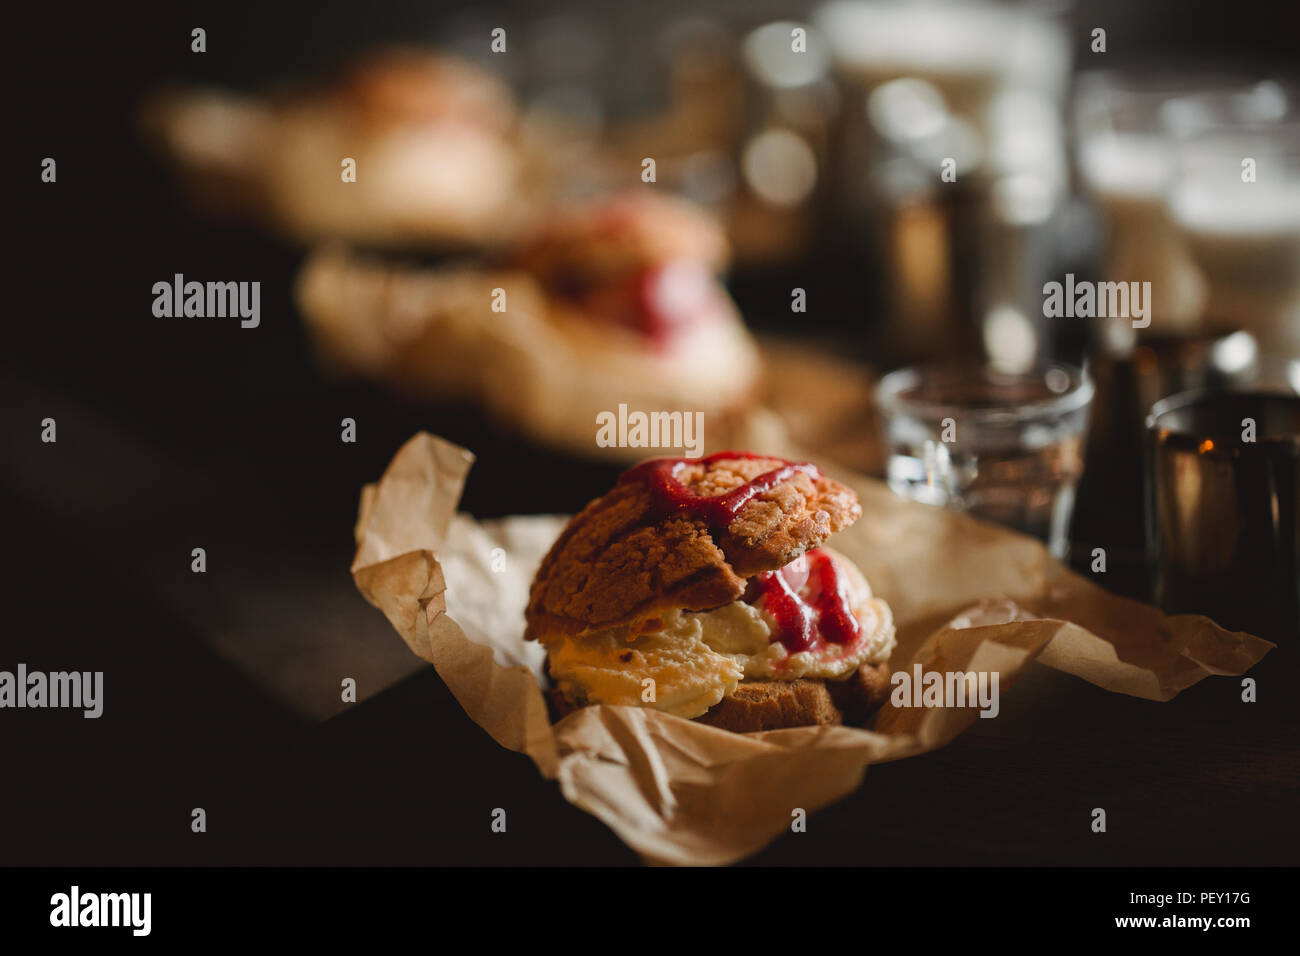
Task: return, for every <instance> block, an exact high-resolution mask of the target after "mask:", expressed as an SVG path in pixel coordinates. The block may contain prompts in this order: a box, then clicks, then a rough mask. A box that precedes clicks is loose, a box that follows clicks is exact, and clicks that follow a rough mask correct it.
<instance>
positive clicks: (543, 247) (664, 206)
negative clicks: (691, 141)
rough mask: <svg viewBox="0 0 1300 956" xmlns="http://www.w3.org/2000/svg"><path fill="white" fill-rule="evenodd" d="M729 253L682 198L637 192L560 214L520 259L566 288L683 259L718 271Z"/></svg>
mask: <svg viewBox="0 0 1300 956" xmlns="http://www.w3.org/2000/svg"><path fill="white" fill-rule="evenodd" d="M728 255H729V250H728V246H727V238H726V234H725V233H724V232H723V230H722V227H721V226H719V225H718V224H717V223H716V222H715V221H714V220H713V219H712V218H710V217H709V216H707V215H706V214H705V213H703V212H702V211H700V210H699V209H697V208H695V207H694V206H692V205H691V204H689V203H687V202H685V201H683V200H679V199H671V198H667V197H664V196H658V195H654V194H650V193H643V192H641V191H640V190H637V191H634V192H628V193H620V194H617V195H614V196H608V197H604V198H602V199H599V200H593V201H591V202H588V203H584V204H582V205H579V206H576V207H573V208H572V209H566V210H563V211H560V212H558V213H557V214H555V216H554V217H553V218H552V219H551V220H550V221H549V222H547V224H546V225H545V226H544V227H542V229H541V230H540V231H539V232H538V233H537V235H535V236H534V237H533V239H532V240H531V241H530V242H529V243H528V244H527V245H526V246H525V248H524V249H523V250H522V254H521V263H522V265H523V266H524V268H526V269H528V271H530V272H532V273H533V274H534V275H536V276H539V277H540V278H541V279H542V280H543V281H545V282H547V283H550V284H553V285H557V286H560V287H565V286H573V285H578V286H581V285H587V284H591V283H596V282H602V281H608V280H609V279H611V278H614V277H617V276H621V275H626V274H628V273H634V272H637V271H639V270H641V269H645V268H649V267H652V266H656V265H663V264H665V263H669V262H675V261H683V260H684V261H688V262H698V263H700V264H701V265H703V266H704V267H706V268H707V269H709V270H712V271H717V270H720V269H722V267H723V266H724V265H726V262H727V259H728Z"/></svg>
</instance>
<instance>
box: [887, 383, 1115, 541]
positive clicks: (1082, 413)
mask: <svg viewBox="0 0 1300 956" xmlns="http://www.w3.org/2000/svg"><path fill="white" fill-rule="evenodd" d="M1092 394H1093V385H1092V381H1091V380H1090V379H1089V378H1088V376H1087V375H1086V373H1084V372H1083V371H1081V370H1079V369H1076V368H1072V367H1070V366H1067V365H1047V366H1043V367H1041V368H1038V369H1035V370H1034V371H1031V372H1025V373H1017V374H1006V373H1003V372H999V371H997V370H995V369H992V368H990V367H988V366H984V365H980V364H976V363H950V364H942V365H928V366H917V367H914V368H905V369H900V370H898V371H896V372H891V373H890V374H889V375H886V376H885V377H884V378H883V379H881V381H880V384H879V386H878V387H877V392H876V395H877V403H878V405H879V408H880V413H881V421H882V426H883V429H884V437H885V446H886V454H887V456H888V467H887V477H888V481H889V486H890V487H891V488H892V489H893V490H894V491H895V492H897V493H898V494H900V495H902V496H904V497H906V498H911V499H913V500H916V501H921V502H925V503H926V504H934V505H943V506H945V507H948V508H952V509H954V510H958V511H967V512H970V513H972V514H974V515H978V516H979V517H982V518H987V519H989V520H991V521H996V522H998V523H999V524H1003V525H1007V526H1009V527H1011V528H1015V529H1016V530H1019V531H1023V532H1025V533H1026V534H1030V535H1033V536H1035V537H1037V538H1039V539H1041V540H1042V541H1044V542H1046V543H1047V545H1048V547H1049V548H1050V549H1051V551H1052V553H1053V554H1055V555H1056V556H1057V557H1059V558H1064V557H1065V556H1066V553H1067V551H1068V538H1067V532H1068V529H1069V524H1070V515H1071V512H1072V511H1073V509H1074V491H1075V487H1076V485H1077V484H1078V481H1079V476H1080V475H1081V473H1082V471H1083V447H1084V432H1085V430H1086V428H1087V422H1088V408H1089V405H1090V403H1091V401H1092Z"/></svg>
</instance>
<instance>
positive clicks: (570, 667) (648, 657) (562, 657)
mask: <svg viewBox="0 0 1300 956" xmlns="http://www.w3.org/2000/svg"><path fill="white" fill-rule="evenodd" d="M833 559H834V560H835V561H836V563H837V565H838V566H839V571H840V573H841V574H842V575H844V578H845V583H846V587H847V589H848V594H849V601H850V607H851V608H852V610H853V614H854V616H855V617H856V618H857V619H858V622H859V624H860V633H859V634H858V635H857V637H856V638H855V639H854V640H852V641H849V642H847V643H844V644H834V643H831V642H829V641H825V640H821V639H819V640H816V641H815V642H814V643H813V645H812V646H811V647H809V648H808V649H807V650H804V651H800V652H798V653H791V652H790V651H789V650H787V649H786V647H785V645H784V644H782V643H781V642H780V641H779V640H776V639H775V635H776V627H777V626H776V622H775V621H774V620H773V619H772V617H771V616H770V615H768V614H767V613H766V612H764V611H763V610H762V609H761V608H760V607H756V606H754V605H750V604H746V603H745V602H743V601H735V602H733V603H731V604H726V605H723V606H722V607H719V608H714V609H713V610H709V611H700V612H692V611H672V612H670V613H668V614H667V615H665V616H664V617H663V619H662V624H661V626H660V627H658V628H657V629H655V630H653V631H646V632H643V633H641V634H639V635H637V636H636V637H635V638H633V639H632V640H628V629H627V628H626V627H614V628H607V629H605V630H601V631H595V632H592V633H590V634H584V635H581V636H577V637H573V636H564V637H560V638H557V639H556V640H554V641H550V642H548V643H547V646H548V651H549V655H550V670H551V676H552V678H554V680H555V681H556V682H557V683H558V685H559V687H560V690H561V691H562V692H563V693H564V694H565V696H566V697H568V698H569V699H570V700H572V701H575V702H580V703H588V704H623V705H632V706H642V707H653V708H655V709H657V710H663V711H666V712H668V713H671V714H676V715H677V716H679V717H686V718H693V717H699V716H700V715H701V714H703V713H704V712H705V711H707V710H708V709H709V708H710V707H712V706H713V705H715V704H717V703H718V702H719V701H721V700H722V699H723V698H724V697H726V696H729V695H730V694H732V693H734V692H735V690H736V685H737V684H739V683H740V681H741V680H742V679H745V678H748V679H751V680H796V679H798V678H801V677H808V678H820V679H824V680H837V679H840V680H842V679H845V678H847V677H849V676H850V675H851V674H852V673H853V672H854V671H856V670H857V669H858V668H859V667H860V666H862V665H863V664H868V663H871V664H874V663H879V662H881V661H884V660H887V659H888V658H889V655H890V653H892V651H893V649H894V646H895V644H896V643H897V642H896V640H895V638H894V622H893V615H892V614H891V612H890V610H889V606H888V605H887V604H886V603H885V602H884V601H881V600H879V599H876V598H874V597H873V596H872V593H871V589H870V587H869V586H868V585H867V582H866V580H865V579H864V578H863V577H862V574H861V572H859V571H858V570H857V568H856V567H854V566H853V564H852V562H850V561H848V560H847V559H846V558H844V557H842V556H840V555H833Z"/></svg>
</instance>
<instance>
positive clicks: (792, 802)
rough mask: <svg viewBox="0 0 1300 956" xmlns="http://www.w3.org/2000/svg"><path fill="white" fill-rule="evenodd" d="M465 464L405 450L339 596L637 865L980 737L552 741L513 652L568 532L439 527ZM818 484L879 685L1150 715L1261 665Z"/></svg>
mask: <svg viewBox="0 0 1300 956" xmlns="http://www.w3.org/2000/svg"><path fill="white" fill-rule="evenodd" d="M763 450H765V451H769V450H770V451H771V453H773V454H781V455H783V456H784V457H797V456H796V455H792V454H790V449H788V448H783V449H781V450H780V451H779V452H778V451H776V450H771V449H766V448H765V449H763ZM473 460H474V459H473V455H472V454H470V453H469V452H468V451H466V450H464V449H462V448H459V447H457V446H455V445H452V444H450V443H449V442H446V441H443V440H442V439H440V438H437V437H434V436H432V435H429V434H423V433H422V434H419V435H416V436H415V437H414V438H412V439H411V440H410V441H408V442H407V443H406V444H405V445H403V446H402V448H401V449H400V450H399V451H398V453H397V455H396V457H394V459H393V460H392V462H391V464H390V465H389V467H388V469H387V471H385V473H384V475H383V477H382V479H381V480H380V481H379V482H378V483H377V484H375V485H370V486H367V487H366V488H365V489H364V490H363V493H362V497H361V507H360V513H359V516H358V520H357V524H356V540H357V552H356V557H355V559H354V560H353V563H352V574H353V579H354V580H355V582H356V585H357V587H358V589H360V591H361V593H362V594H363V595H365V597H366V599H367V600H368V601H370V602H371V603H372V604H374V605H375V606H376V607H378V608H379V609H380V610H382V611H383V612H384V614H385V615H386V616H387V617H388V620H389V621H390V622H391V623H392V625H393V627H394V628H396V630H397V632H398V633H399V634H400V635H401V636H402V638H403V639H404V640H405V641H406V643H407V644H408V645H409V646H410V648H411V650H412V651H413V652H414V653H415V654H417V655H418V656H420V657H421V658H423V659H424V660H426V661H429V662H430V663H431V664H433V666H434V668H435V669H436V670H437V671H438V674H439V676H441V677H442V679H443V680H444V681H445V682H446V684H447V686H448V687H449V688H450V689H451V691H452V693H453V694H454V695H455V696H456V699H457V700H458V701H459V702H460V704H461V706H463V707H464V708H465V711H466V712H467V713H468V714H469V716H470V717H471V718H473V720H474V721H475V722H476V723H477V724H478V725H479V726H480V727H482V728H483V729H484V730H485V731H487V733H489V734H490V735H491V736H492V737H493V738H494V739H495V740H496V741H497V742H498V743H500V744H501V745H502V746H503V747H508V748H510V749H511V750H515V751H519V752H522V753H526V754H528V755H529V756H530V757H531V758H532V759H533V761H534V762H535V763H536V764H537V767H538V769H539V770H540V771H541V772H542V773H543V774H544V775H545V776H546V777H547V778H551V779H555V780H557V781H558V782H559V785H560V788H561V790H562V792H563V794H564V796H565V798H566V799H567V800H569V801H570V802H571V803H573V804H574V805H576V806H578V807H581V808H582V809H584V810H586V811H588V812H589V813H592V814H594V815H595V816H597V817H598V818H600V819H601V820H602V821H604V822H605V823H606V824H607V825H608V826H609V827H611V828H612V829H613V830H614V831H615V832H616V833H617V834H618V835H619V837H621V838H622V839H623V840H624V841H625V842H626V843H627V844H628V845H629V846H631V847H632V848H633V849H634V850H636V851H637V852H638V853H640V854H641V855H642V856H643V857H644V858H645V859H647V860H649V861H652V862H656V863H671V864H720V863H728V862H733V861H735V860H738V859H741V858H743V857H745V856H747V855H749V854H751V853H754V852H756V851H757V850H759V849H761V848H762V847H763V846H764V845H765V844H766V843H768V842H769V841H770V840H772V839H773V838H774V837H775V836H776V835H777V834H779V833H780V832H782V831H783V830H784V829H785V828H786V827H788V826H789V825H790V821H791V813H792V811H793V809H794V808H802V809H804V810H806V811H808V812H809V813H811V812H812V811H813V810H815V809H817V808H819V807H823V806H825V805H827V804H829V803H831V802H833V801H835V800H837V799H839V798H840V797H842V796H844V795H845V794H847V793H849V792H851V791H852V790H854V789H855V788H856V787H857V786H858V785H859V784H860V782H861V780H862V776H863V774H864V772H865V770H866V767H867V765H868V764H872V763H879V762H883V761H887V760H896V759H899V758H902V757H910V756H913V755H916V754H920V753H924V752H926V751H928V750H933V749H935V748H937V747H942V746H944V745H945V744H946V743H948V742H949V741H950V740H952V739H953V738H954V737H955V736H956V735H957V734H959V733H961V732H962V731H963V730H964V729H965V728H966V727H968V726H969V725H970V724H971V723H972V722H973V721H975V720H976V719H979V718H978V713H979V711H978V710H977V709H975V708H971V707H960V708H959V707H950V708H945V707H933V708H922V707H896V706H893V704H892V703H891V704H887V705H886V706H885V707H884V708H882V709H881V711H879V712H878V713H877V714H876V715H875V717H874V718H873V720H872V722H871V724H870V726H869V727H867V728H865V729H864V728H859V727H851V726H835V727H799V728H791V729H786V730H776V731H768V732H762V733H751V734H736V733H732V732H730V731H726V730H720V729H718V728H714V727H708V726H705V725H703V724H699V723H696V722H693V721H689V720H683V719H681V718H679V717H674V716H671V715H669V714H665V713H661V712H659V711H655V710H650V709H645V708H639V707H607V706H593V707H584V708H582V709H580V710H577V711H575V712H573V713H572V714H570V715H568V716H567V717H565V718H564V719H563V720H560V721H559V722H558V723H556V724H555V725H553V726H552V724H551V722H550V718H549V715H548V711H547V706H546V701H545V698H544V695H543V688H544V687H545V686H546V677H545V670H544V663H545V655H544V652H543V651H542V649H541V647H539V646H538V645H536V644H527V643H525V642H524V640H523V627H524V621H523V610H524V607H525V605H526V603H527V598H528V587H529V583H530V582H531V580H532V576H533V572H534V570H535V568H536V567H537V564H538V563H539V562H540V560H541V558H542V556H543V555H544V554H545V553H546V550H547V549H548V548H549V547H550V545H551V542H552V541H553V540H554V539H555V537H556V535H558V533H559V531H560V529H561V528H562V527H563V526H564V524H565V521H566V520H567V519H566V518H565V517H563V516H520V517H511V518H506V519H502V520H498V521H491V522H483V523H478V522H475V521H474V520H473V519H472V518H470V517H468V516H466V515H463V514H458V513H456V506H457V503H458V501H459V499H460V494H461V489H462V488H463V485H464V482H465V479H466V475H467V473H468V472H469V469H470V466H471V465H472V463H473ZM831 474H832V475H833V476H834V477H835V478H837V479H838V480H840V481H844V482H845V483H847V484H849V485H850V486H852V487H853V488H854V490H855V491H856V492H857V494H858V496H859V499H860V500H861V503H862V510H863V515H862V518H861V519H859V520H858V522H857V523H856V524H854V525H853V526H852V527H850V528H849V529H847V530H845V531H843V532H841V533H839V534H837V535H836V536H835V539H834V542H833V544H834V546H835V548H836V549H837V550H838V551H840V552H841V553H843V554H845V555H847V556H848V557H849V558H850V559H852V560H853V561H855V562H856V563H857V565H858V567H859V568H861V569H862V572H863V573H864V574H865V575H866V577H867V580H868V581H869V582H870V583H871V585H872V588H873V589H874V590H875V592H876V594H877V595H879V596H880V597H883V598H884V599H885V600H887V601H888V602H889V603H890V605H891V607H892V608H893V611H894V615H895V618H896V622H897V624H898V632H899V634H898V636H899V646H898V648H897V650H896V651H895V653H894V655H893V657H892V658H891V661H890V663H891V667H892V669H893V671H894V672H895V673H897V672H899V671H907V672H909V673H910V672H913V669H914V666H915V665H917V664H920V665H921V667H922V670H923V671H927V672H928V671H940V672H950V671H968V672H976V673H979V672H997V674H998V675H999V692H1000V693H1006V692H1007V691H1008V689H1009V688H1010V687H1011V685H1012V684H1014V682H1015V680H1016V678H1017V677H1018V676H1019V675H1020V674H1021V673H1022V672H1023V671H1024V669H1025V668H1026V667H1027V666H1028V665H1029V664H1030V662H1031V661H1034V660H1038V661H1040V662H1042V663H1044V664H1047V665H1048V666H1050V667H1053V668H1056V669H1058V670H1061V671H1064V672H1066V673H1068V674H1074V675H1076V676H1078V677H1081V678H1083V679H1084V680H1087V681H1089V682H1091V683H1093V684H1096V685H1097V686H1099V687H1102V688H1105V689H1107V690H1111V691H1115V692H1118V693H1124V694H1131V695H1134V696H1137V697H1142V698H1145V699H1148V700H1158V701H1164V700H1169V699H1170V698H1172V697H1173V696H1174V695H1176V694H1177V693H1178V692H1179V691H1181V690H1183V689H1184V688H1186V687H1189V686H1190V685H1192V684H1194V683H1196V682H1197V681H1199V680H1201V679H1202V678H1204V677H1207V676H1210V675H1211V674H1229V675H1237V674H1241V673H1243V672H1245V671H1246V670H1247V669H1249V668H1250V667H1251V666H1253V665H1254V664H1255V663H1256V662H1257V661H1258V660H1259V659H1260V658H1261V657H1263V656H1264V654H1265V653H1267V652H1268V650H1269V649H1271V648H1272V647H1273V645H1272V644H1270V643H1269V642H1267V641H1264V640H1261V639H1259V638H1257V637H1252V636H1251V635H1248V634H1240V633H1231V632H1228V631H1225V630H1223V629H1222V628H1220V627H1218V626H1217V625H1215V624H1214V623H1213V622H1211V621H1210V620H1209V619H1207V618H1204V617H1199V616H1193V615H1182V616H1176V617H1171V616H1167V615H1165V614H1163V613H1161V612H1160V611H1158V610H1157V609H1155V608H1153V607H1150V606H1148V605H1145V604H1142V603H1139V602H1136V601H1131V600H1128V599H1125V598H1120V597H1116V596H1114V595H1111V594H1109V593H1108V592H1106V591H1104V590H1103V589H1102V588H1100V587H1098V586H1097V585H1095V584H1093V583H1092V582H1091V581H1089V580H1087V579H1085V578H1083V577H1081V576H1080V575H1077V574H1075V573H1073V572H1072V571H1070V570H1068V569H1067V568H1065V567H1064V566H1062V565H1061V564H1060V563H1059V562H1057V561H1056V560H1055V559H1053V558H1052V557H1051V555H1050V554H1049V553H1048V552H1047V550H1046V549H1045V548H1044V547H1043V545H1041V544H1040V543H1039V542H1037V541H1035V540H1033V539H1031V538H1027V537H1024V536H1022V535H1019V534H1015V533H1013V532H1011V531H1007V530H1004V529H1002V528H999V527H997V526H994V525H990V524H986V523H983V522H980V521H977V520H975V519H972V518H968V517H966V516H964V515H960V514H955V513H952V512H949V511H945V510H943V509H940V508H934V507H930V506H927V505H923V504H918V503H914V502H910V501H905V500H902V499H900V498H899V497H897V496H896V495H894V494H893V492H891V491H890V490H889V489H888V488H887V487H886V486H885V485H883V484H882V483H880V482H878V481H875V480H872V479H868V478H863V477H861V476H855V475H852V474H845V473H836V472H834V471H831Z"/></svg>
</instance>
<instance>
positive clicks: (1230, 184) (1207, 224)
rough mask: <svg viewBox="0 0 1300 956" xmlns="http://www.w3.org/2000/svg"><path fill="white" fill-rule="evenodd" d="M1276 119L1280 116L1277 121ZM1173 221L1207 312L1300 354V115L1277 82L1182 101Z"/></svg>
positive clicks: (1174, 115) (1265, 347)
mask: <svg viewBox="0 0 1300 956" xmlns="http://www.w3.org/2000/svg"><path fill="white" fill-rule="evenodd" d="M1270 113H1271V114H1272V115H1270ZM1164 119H1165V122H1166V124H1167V125H1168V126H1169V128H1170V129H1171V130H1172V131H1173V132H1174V133H1175V134H1176V136H1177V162H1176V165H1175V172H1174V181H1173V186H1172V188H1171V190H1170V193H1169V199H1168V207H1169V212H1170V217H1171V219H1172V221H1173V222H1174V223H1175V225H1176V226H1177V228H1178V229H1179V231H1180V232H1181V234H1182V235H1183V237H1184V238H1185V239H1186V241H1187V244H1188V247H1189V248H1190V250H1191V253H1192V256H1193V258H1194V259H1195V261H1196V264H1197V266H1198V267H1199V268H1200V271H1201V274H1202V275H1203V276H1204V278H1205V280H1206V283H1207V286H1208V289H1209V297H1208V301H1207V303H1206V306H1205V314H1206V315H1207V316H1214V317H1216V318H1218V319H1221V320H1223V321H1225V322H1228V323H1231V324H1233V325H1235V326H1238V327H1240V328H1243V329H1246V330H1247V331H1249V332H1250V333H1251V334H1252V335H1253V336H1254V337H1255V339H1256V340H1257V341H1258V342H1259V347H1260V351H1261V352H1264V353H1266V354H1274V355H1283V356H1298V355H1300V111H1297V106H1296V103H1295V101H1294V99H1292V98H1289V97H1288V96H1287V94H1286V92H1285V91H1283V90H1281V89H1280V88H1277V87H1274V86H1272V85H1271V84H1269V85H1261V86H1260V87H1258V88H1257V89H1256V90H1255V91H1254V92H1252V93H1251V94H1250V95H1249V96H1244V95H1237V96H1232V95H1218V96H1200V97H1192V98H1186V99H1181V100H1175V101H1172V102H1170V103H1169V104H1167V105H1166V107H1165V109H1164Z"/></svg>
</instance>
